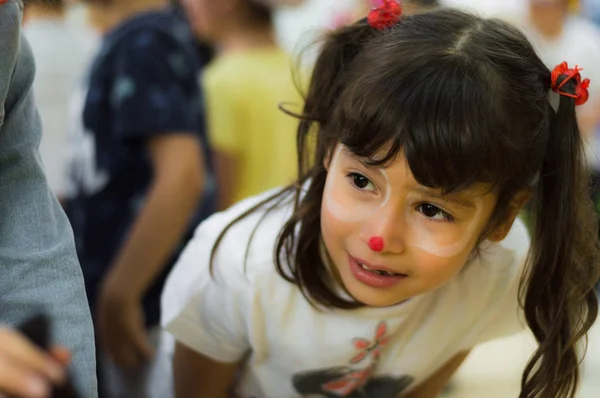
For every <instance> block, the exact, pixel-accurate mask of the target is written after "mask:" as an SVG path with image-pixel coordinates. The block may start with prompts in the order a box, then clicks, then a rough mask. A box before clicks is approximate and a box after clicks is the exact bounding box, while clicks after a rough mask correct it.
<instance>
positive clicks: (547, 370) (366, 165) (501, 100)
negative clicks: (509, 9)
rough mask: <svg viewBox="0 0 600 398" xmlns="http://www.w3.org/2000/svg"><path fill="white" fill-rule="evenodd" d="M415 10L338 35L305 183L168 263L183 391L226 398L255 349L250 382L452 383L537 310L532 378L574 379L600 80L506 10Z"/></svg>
mask: <svg viewBox="0 0 600 398" xmlns="http://www.w3.org/2000/svg"><path fill="white" fill-rule="evenodd" d="M399 12H400V10H399V6H398V4H397V3H395V2H393V1H387V2H386V5H385V6H384V7H382V8H381V9H378V10H374V11H373V12H372V13H371V14H370V15H369V18H368V19H367V20H363V21H360V22H358V23H356V24H354V25H352V26H349V27H346V28H342V29H340V30H338V31H335V32H333V33H331V34H329V36H328V37H327V40H326V42H325V45H324V47H323V49H322V53H321V55H320V57H319V58H318V60H317V63H316V66H315V69H314V72H313V77H312V82H311V85H310V89H309V92H308V95H307V98H306V103H305V107H304V112H303V114H302V122H301V125H300V127H299V131H298V143H299V148H298V156H299V159H300V162H299V166H300V170H301V173H300V175H299V179H298V182H297V184H295V185H292V186H290V187H287V188H285V189H283V190H281V191H278V192H270V193H267V194H265V195H263V196H259V197H257V198H253V199H249V200H246V201H244V202H242V203H240V204H238V205H236V206H234V207H233V208H232V209H230V210H229V211H227V212H225V213H221V214H218V215H215V216H214V217H212V218H211V219H209V220H208V221H206V222H205V223H204V224H202V225H201V226H200V227H199V229H198V230H197V233H196V237H195V239H194V240H192V241H191V243H190V244H189V246H188V248H187V249H186V251H185V252H184V254H183V256H182V257H181V259H180V260H179V263H178V265H176V267H175V269H174V271H173V273H172V274H171V276H170V277H169V280H168V282H167V285H166V290H165V291H164V293H163V308H164V312H163V324H164V326H165V327H166V328H167V330H168V331H169V332H171V333H172V334H173V335H174V336H175V338H176V340H177V345H176V348H175V356H174V374H175V384H176V392H177V396H178V397H186V398H188V397H225V396H227V392H226V391H227V389H228V386H230V385H231V384H232V382H233V381H234V379H235V375H236V374H237V373H236V371H237V369H239V367H240V366H241V369H242V370H243V372H242V374H241V378H239V379H238V381H237V383H236V388H237V393H238V394H239V396H242V397H276V398H281V397H299V396H302V397H340V396H345V397H374V398H392V397H398V396H403V397H418V398H427V397H436V396H437V395H438V394H439V393H440V391H441V390H442V389H443V386H444V385H445V383H446V382H447V381H448V379H449V378H450V377H451V375H452V374H453V373H454V372H455V370H456V369H457V368H458V367H459V366H460V364H461V362H462V361H463V360H464V359H465V358H466V357H467V355H468V353H469V351H470V350H471V349H472V348H473V347H475V346H477V345H478V344H480V343H482V342H484V341H488V340H491V339H495V338H498V337H502V336H506V335H509V334H512V333H515V332H517V331H520V330H521V329H522V327H523V325H524V322H525V321H526V322H527V324H528V325H529V328H530V329H531V330H532V331H533V333H534V335H535V337H536V338H537V340H538V342H539V343H540V345H539V348H538V350H537V351H536V353H535V354H534V356H533V357H532V359H531V361H530V363H529V364H528V366H527V367H526V369H525V372H524V377H523V385H522V393H521V397H527V398H533V397H574V394H575V391H576V388H577V385H578V379H579V370H578V364H579V363H580V361H581V359H582V354H583V351H582V350H581V348H582V347H581V346H579V344H580V343H581V341H582V338H583V337H585V334H586V332H587V330H588V329H589V328H590V326H591V324H592V323H593V321H594V319H595V318H596V313H597V300H596V296H595V295H594V292H593V288H592V287H593V285H594V282H595V281H596V280H597V279H598V267H597V260H598V247H597V243H596V240H595V229H594V217H593V210H592V208H591V205H590V203H589V200H588V198H587V186H586V174H585V169H584V160H583V159H582V149H581V137H580V133H579V131H578V128H577V124H576V120H575V105H576V104H580V103H582V102H584V101H585V99H586V96H587V95H586V89H585V88H586V86H587V84H588V82H587V81H585V80H584V81H582V80H581V75H580V74H579V72H578V70H577V69H570V70H569V69H568V68H566V65H561V66H560V67H559V68H557V69H556V70H555V71H554V72H553V73H551V72H550V71H549V70H548V69H547V68H546V66H545V65H544V63H543V62H542V61H540V59H539V58H538V56H537V55H536V54H535V52H534V50H533V49H532V47H531V46H530V44H529V43H528V42H527V40H526V39H525V38H524V37H523V35H522V34H521V33H520V32H519V31H517V30H516V29H514V28H512V27H511V26H509V25H507V24H505V23H503V22H501V21H498V20H487V19H480V18H477V17H474V16H472V15H469V14H465V13H462V12H459V11H453V10H438V11H433V12H430V13H424V14H419V15H415V16H412V17H406V18H402V19H399V18H398V13H399ZM553 90H554V91H555V92H556V93H558V94H556V93H554V92H553ZM313 133H314V134H316V138H317V146H316V154H315V156H314V158H312V159H311V157H310V156H309V153H308V152H307V150H306V148H307V145H306V141H307V139H308V138H309V137H310V136H311V134H313ZM528 200H532V201H533V206H534V208H535V220H534V226H533V236H532V240H531V245H530V241H529V238H528V235H527V232H526V229H525V227H524V225H523V223H522V222H521V221H519V220H518V219H516V216H517V214H518V213H519V210H520V209H521V208H522V206H523V205H524V204H525V203H526V202H527V201H528ZM519 293H521V294H519ZM519 297H521V298H522V299H523V300H522V306H520V305H519ZM522 315H524V319H523V316H522Z"/></svg>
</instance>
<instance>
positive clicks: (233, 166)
mask: <svg viewBox="0 0 600 398" xmlns="http://www.w3.org/2000/svg"><path fill="white" fill-rule="evenodd" d="M214 157H215V172H216V175H217V182H218V189H217V192H218V193H219V198H218V202H217V210H219V211H222V210H226V209H227V208H228V207H229V206H231V205H232V204H233V203H234V201H235V199H234V195H235V193H234V192H235V188H236V187H237V184H238V178H237V174H238V173H237V171H238V165H237V163H238V162H237V161H236V157H235V155H234V154H231V153H229V152H227V151H223V150H215V152H214Z"/></svg>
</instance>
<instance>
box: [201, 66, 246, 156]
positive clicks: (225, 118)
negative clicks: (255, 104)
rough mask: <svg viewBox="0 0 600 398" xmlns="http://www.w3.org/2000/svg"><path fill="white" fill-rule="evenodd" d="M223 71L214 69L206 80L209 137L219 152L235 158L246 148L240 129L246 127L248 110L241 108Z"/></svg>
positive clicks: (204, 81) (206, 76) (237, 97)
mask: <svg viewBox="0 0 600 398" xmlns="http://www.w3.org/2000/svg"><path fill="white" fill-rule="evenodd" d="M216 66H217V67H218V65H216ZM221 72H222V71H220V70H214V69H213V70H210V71H209V72H208V73H207V74H206V75H205V78H204V79H203V83H204V90H205V92H206V114H207V116H206V117H207V124H208V135H209V138H210V141H211V144H212V145H213V147H214V148H215V149H217V150H221V151H224V152H227V153H231V154H234V155H235V154H237V153H239V151H240V150H241V149H242V148H244V147H245V145H244V141H243V139H244V137H243V134H242V133H243V131H242V130H241V127H240V126H242V125H243V122H241V120H243V119H244V109H243V108H244V107H241V106H238V105H237V102H238V101H239V96H237V95H236V93H235V90H234V89H233V88H232V87H231V86H232V81H231V79H230V78H229V80H228V79H227V78H226V77H225V76H223V75H224V73H221ZM238 90H241V88H238ZM238 94H239V92H238Z"/></svg>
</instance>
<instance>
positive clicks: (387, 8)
mask: <svg viewBox="0 0 600 398" xmlns="http://www.w3.org/2000/svg"><path fill="white" fill-rule="evenodd" d="M400 16H402V6H400V4H399V3H398V2H397V1H396V0H383V4H382V5H381V7H377V8H374V9H373V10H371V12H370V13H369V16H368V17H367V21H368V22H369V25H371V27H373V28H375V29H379V30H383V29H386V28H389V27H392V26H394V25H396V24H397V23H398V22H399V21H400Z"/></svg>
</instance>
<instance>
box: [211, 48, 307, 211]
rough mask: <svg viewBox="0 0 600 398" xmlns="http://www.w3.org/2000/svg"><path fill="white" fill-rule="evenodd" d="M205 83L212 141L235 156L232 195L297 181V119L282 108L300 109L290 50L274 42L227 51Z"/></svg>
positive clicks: (239, 196) (215, 62)
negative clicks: (288, 104)
mask: <svg viewBox="0 0 600 398" xmlns="http://www.w3.org/2000/svg"><path fill="white" fill-rule="evenodd" d="M203 84H204V89H205V92H206V112H207V119H208V131H209V137H210V140H211V144H212V145H213V148H214V149H216V150H218V151H223V152H225V153H227V154H229V155H231V156H234V157H235V159H236V165H237V169H238V170H237V171H236V185H237V186H236V187H234V188H233V189H232V192H233V200H234V201H235V202H237V201H239V200H241V199H244V198H246V197H248V196H252V195H255V194H258V193H260V192H263V191H265V190H268V189H271V188H273V187H276V186H279V185H283V184H288V183H290V182H292V181H294V179H295V176H296V170H297V165H296V163H297V161H296V159H297V155H296V130H297V127H298V120H297V119H296V118H294V117H292V116H289V115H287V114H285V113H283V112H282V111H281V110H280V109H279V105H280V104H281V103H289V102H291V103H293V106H292V107H291V108H290V109H292V110H294V111H298V110H299V109H301V107H300V106H299V105H301V103H302V102H301V97H300V95H299V94H298V92H297V90H296V88H295V87H294V83H293V79H292V62H291V59H290V57H289V55H287V54H286V53H285V52H283V51H282V50H280V49H278V48H275V47H274V48H269V49H261V50H253V51H247V52H237V53H230V54H225V55H223V56H221V57H219V58H217V59H216V60H215V61H214V62H213V63H212V64H211V65H209V66H208V67H207V68H206V70H205V72H204V75H203Z"/></svg>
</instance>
